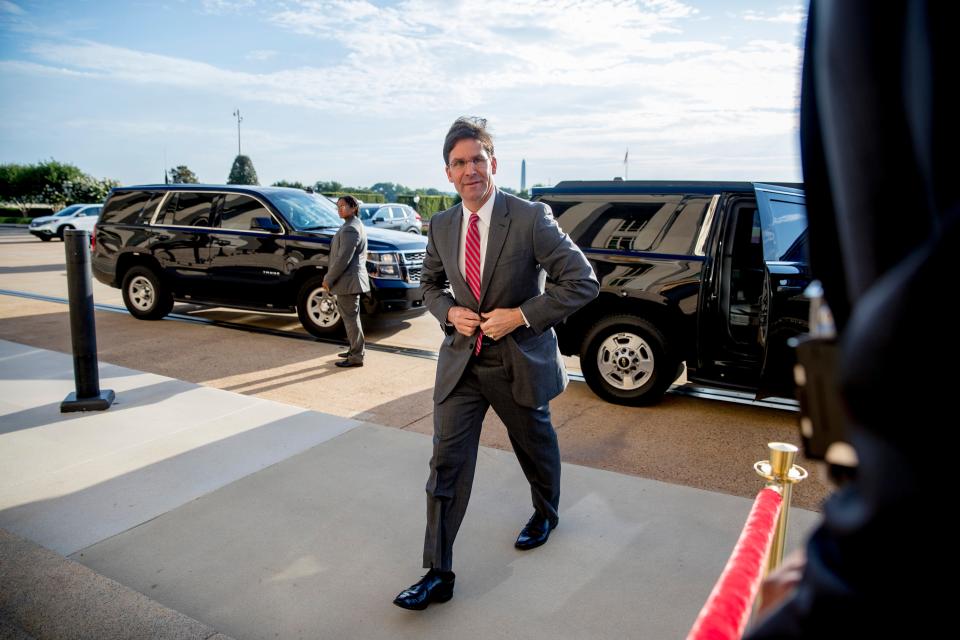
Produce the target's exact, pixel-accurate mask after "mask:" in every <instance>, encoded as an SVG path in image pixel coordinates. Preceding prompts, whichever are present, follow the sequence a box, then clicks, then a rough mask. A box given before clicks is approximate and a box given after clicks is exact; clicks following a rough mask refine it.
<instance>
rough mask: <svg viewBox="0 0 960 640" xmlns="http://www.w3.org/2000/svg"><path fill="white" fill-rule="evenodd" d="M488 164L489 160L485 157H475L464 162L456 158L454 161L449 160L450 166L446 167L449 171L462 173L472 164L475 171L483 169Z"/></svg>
mask: <svg viewBox="0 0 960 640" xmlns="http://www.w3.org/2000/svg"><path fill="white" fill-rule="evenodd" d="M489 162H490V158H488V157H487V156H475V157H473V158H470V159H469V160H464V159H463V158H457V159H456V160H451V161H450V164H448V165H447V166H448V167H450V169H451V171H463V170H464V169H466V168H467V165H469V164H472V165H473V166H474V167H476V168H477V170H480V169H485V168H486V167H487V164H488V163H489Z"/></svg>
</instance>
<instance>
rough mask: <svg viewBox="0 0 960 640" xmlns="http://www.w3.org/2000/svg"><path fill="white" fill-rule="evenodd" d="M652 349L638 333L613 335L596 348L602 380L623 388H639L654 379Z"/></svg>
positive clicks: (627, 389) (625, 332) (626, 389)
mask: <svg viewBox="0 0 960 640" xmlns="http://www.w3.org/2000/svg"><path fill="white" fill-rule="evenodd" d="M653 367H654V361H653V349H651V348H650V344H649V343H648V342H647V341H646V340H644V339H643V338H641V337H640V336H638V335H637V334H635V333H630V332H628V331H621V332H619V333H614V334H612V335H610V336H609V337H608V338H607V339H606V340H604V341H603V342H602V343H601V344H600V348H599V349H598V350H597V369H598V370H599V372H600V376H601V377H602V378H603V381H604V382H606V383H607V384H609V385H610V386H611V387H614V388H615V389H619V390H620V391H636V390H637V389H639V388H641V387H643V386H644V385H645V384H648V383H649V382H650V380H651V379H653Z"/></svg>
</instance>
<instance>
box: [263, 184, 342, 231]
mask: <svg viewBox="0 0 960 640" xmlns="http://www.w3.org/2000/svg"><path fill="white" fill-rule="evenodd" d="M268 196H269V198H270V201H271V202H272V203H273V204H274V205H275V206H276V207H277V209H280V212H281V213H282V214H283V217H284V218H286V219H287V221H288V222H290V224H292V225H293V228H294V229H296V230H298V231H305V230H307V229H325V228H331V227H333V228H336V227H339V226H340V225H341V224H342V223H343V221H342V220H341V219H340V216H339V215H337V207H336V206H335V205H334V204H333V203H332V202H330V201H329V200H327V199H326V198H324V197H322V196H318V195H315V194H312V193H306V192H305V191H271V192H270V193H269V194H268Z"/></svg>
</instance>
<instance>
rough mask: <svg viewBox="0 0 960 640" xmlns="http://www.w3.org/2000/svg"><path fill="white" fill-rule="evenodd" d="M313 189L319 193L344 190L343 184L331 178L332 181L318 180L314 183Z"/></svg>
mask: <svg viewBox="0 0 960 640" xmlns="http://www.w3.org/2000/svg"><path fill="white" fill-rule="evenodd" d="M313 190H314V191H316V192H317V193H326V192H328V191H330V192H333V191H343V185H342V184H340V183H339V182H336V181H333V180H331V181H330V182H323V181H322V180H317V182H316V183H315V184H314V185H313Z"/></svg>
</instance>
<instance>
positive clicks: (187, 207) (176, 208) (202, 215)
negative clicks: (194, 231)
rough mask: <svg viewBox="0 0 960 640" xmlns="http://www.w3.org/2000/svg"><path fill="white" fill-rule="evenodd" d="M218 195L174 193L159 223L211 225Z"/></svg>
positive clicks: (189, 225)
mask: <svg viewBox="0 0 960 640" xmlns="http://www.w3.org/2000/svg"><path fill="white" fill-rule="evenodd" d="M218 197H219V195H217V194H214V193H189V192H179V193H172V194H170V199H169V200H167V206H166V207H165V208H164V211H163V214H162V216H161V218H160V220H158V223H159V224H169V225H177V226H182V227H209V226H210V218H211V214H212V213H213V204H214V201H215V200H216V199H217V198H218Z"/></svg>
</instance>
